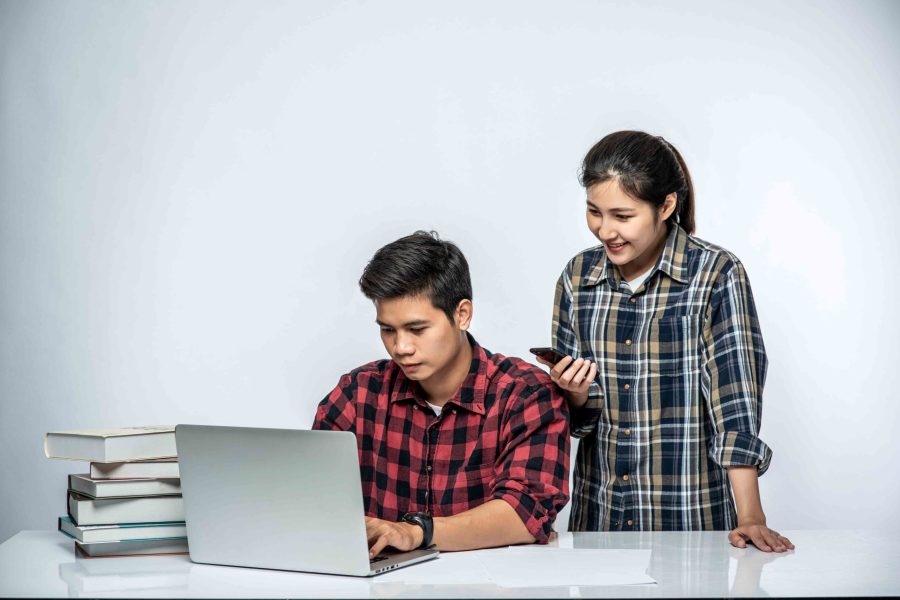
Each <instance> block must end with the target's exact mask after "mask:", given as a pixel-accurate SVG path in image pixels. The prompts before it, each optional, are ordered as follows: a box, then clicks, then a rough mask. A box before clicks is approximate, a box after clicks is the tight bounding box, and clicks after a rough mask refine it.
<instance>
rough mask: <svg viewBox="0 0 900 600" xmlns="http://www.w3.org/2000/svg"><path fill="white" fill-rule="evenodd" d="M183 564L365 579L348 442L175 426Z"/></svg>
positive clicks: (341, 437)
mask: <svg viewBox="0 0 900 600" xmlns="http://www.w3.org/2000/svg"><path fill="white" fill-rule="evenodd" d="M175 438H176V443H177V446H178V461H179V466H180V470H181V488H182V494H183V496H184V508H185V515H186V521H187V534H188V543H189V546H190V556H191V560H193V561H195V562H201V563H212V564H220V565H235V566H244V567H262V568H268V569H285V570H291V571H312V572H318V573H335V574H343V575H368V574H369V573H370V566H369V556H368V544H367V541H366V526H365V518H364V514H365V511H364V508H363V499H362V486H361V483H360V477H359V460H358V457H357V446H356V436H355V435H354V434H353V433H350V432H334V431H302V430H289V429H258V428H245V427H212V426H201V425H178V426H177V427H176V428H175Z"/></svg>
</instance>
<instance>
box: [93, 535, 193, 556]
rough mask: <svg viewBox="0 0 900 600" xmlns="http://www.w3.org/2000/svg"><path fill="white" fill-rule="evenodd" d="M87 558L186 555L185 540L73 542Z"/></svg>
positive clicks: (186, 546)
mask: <svg viewBox="0 0 900 600" xmlns="http://www.w3.org/2000/svg"><path fill="white" fill-rule="evenodd" d="M75 547H76V548H78V550H80V551H81V552H83V553H84V554H85V555H87V556H134V555H136V554H187V553H188V541H187V538H186V537H185V538H175V539H171V538H170V539H163V540H130V541H125V542H97V543H94V544H82V543H80V542H75Z"/></svg>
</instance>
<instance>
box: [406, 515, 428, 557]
mask: <svg viewBox="0 0 900 600" xmlns="http://www.w3.org/2000/svg"><path fill="white" fill-rule="evenodd" d="M401 520H402V521H404V522H406V523H412V524H413V525H418V526H419V527H421V528H422V544H421V545H420V546H419V548H427V547H428V546H430V545H431V538H432V537H434V520H433V519H432V518H431V515H429V514H428V513H422V512H408V513H404V514H403V516H402V517H401Z"/></svg>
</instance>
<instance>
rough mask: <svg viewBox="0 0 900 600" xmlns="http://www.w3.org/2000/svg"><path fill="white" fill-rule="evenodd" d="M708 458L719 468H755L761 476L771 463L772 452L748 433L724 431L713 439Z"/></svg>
mask: <svg viewBox="0 0 900 600" xmlns="http://www.w3.org/2000/svg"><path fill="white" fill-rule="evenodd" d="M709 454H710V458H712V459H713V461H715V462H716V464H718V465H719V466H721V467H724V468H727V467H752V466H756V467H757V469H758V471H757V476H761V475H762V474H763V473H765V472H766V470H767V469H768V468H769V463H770V462H772V450H771V448H769V447H768V446H767V445H766V444H765V442H763V441H762V440H761V439H759V438H758V437H756V436H755V435H750V434H749V433H743V432H741V431H726V432H725V433H720V434H718V435H717V436H716V437H715V441H714V442H713V445H712V447H711V448H710V452H709Z"/></svg>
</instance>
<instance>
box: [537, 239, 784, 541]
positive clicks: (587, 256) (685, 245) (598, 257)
mask: <svg viewBox="0 0 900 600" xmlns="http://www.w3.org/2000/svg"><path fill="white" fill-rule="evenodd" d="M552 335H553V343H554V345H555V346H556V348H557V349H558V350H560V351H562V352H565V353H566V354H569V355H572V356H575V357H584V358H587V359H589V360H592V361H595V362H596V363H597V368H598V373H597V378H596V380H595V382H594V383H593V384H592V385H591V388H590V389H589V391H588V396H589V398H588V403H587V404H586V405H585V406H584V407H583V408H581V409H579V410H578V411H575V412H574V413H573V414H572V435H575V436H576V437H580V438H582V439H581V443H580V444H579V448H578V455H577V457H576V464H575V480H574V481H575V483H574V486H573V494H572V495H573V499H572V513H571V519H570V522H569V528H570V529H572V530H575V531H597V530H710V529H718V530H722V529H732V528H734V526H735V525H736V517H735V512H734V506H733V502H732V498H731V490H730V484H729V482H728V475H727V472H726V470H725V467H728V466H735V465H757V467H758V469H759V471H758V472H759V474H760V475H761V474H762V473H763V472H765V470H766V469H767V468H768V465H769V461H770V460H771V456H772V452H771V450H770V449H769V448H768V447H767V446H766V445H765V444H764V443H763V442H762V441H761V440H760V439H759V438H758V437H757V434H758V432H759V426H760V416H761V409H762V391H763V383H764V382H765V377H766V366H767V361H766V354H765V349H764V347H763V340H762V334H761V333H760V329H759V323H758V321H757V317H756V308H755V306H754V303H753V296H752V294H751V291H750V284H749V282H748V280H747V275H746V273H745V272H744V268H743V266H742V265H741V263H740V262H739V261H738V259H737V258H736V257H735V256H734V255H732V254H730V253H729V252H727V251H726V250H723V249H721V248H718V247H716V246H714V245H712V244H709V243H707V242H704V241H702V240H700V239H697V238H694V237H691V236H689V235H688V234H687V233H685V232H684V230H682V229H681V228H680V227H678V226H674V227H672V229H671V231H670V232H669V236H668V238H667V239H666V245H665V248H664V249H663V252H662V255H661V256H660V258H659V261H658V262H657V264H656V266H655V268H654V269H653V271H652V272H651V274H650V276H649V277H648V278H647V279H646V280H645V282H644V283H643V284H642V285H641V286H640V287H639V288H638V289H637V290H634V291H633V292H632V290H631V289H630V288H629V287H628V284H627V282H624V281H623V280H622V279H621V276H620V274H619V270H618V269H617V268H615V266H614V265H613V264H612V263H610V262H609V261H608V260H607V257H606V253H605V251H604V249H603V248H602V246H598V247H596V248H592V249H589V250H586V251H584V252H582V253H580V254H578V255H577V256H575V258H573V259H572V260H571V261H570V262H569V263H568V265H567V266H566V268H565V270H564V271H563V273H562V275H561V276H560V279H559V281H558V282H557V286H556V302H555V307H554V313H553V331H552Z"/></svg>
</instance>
